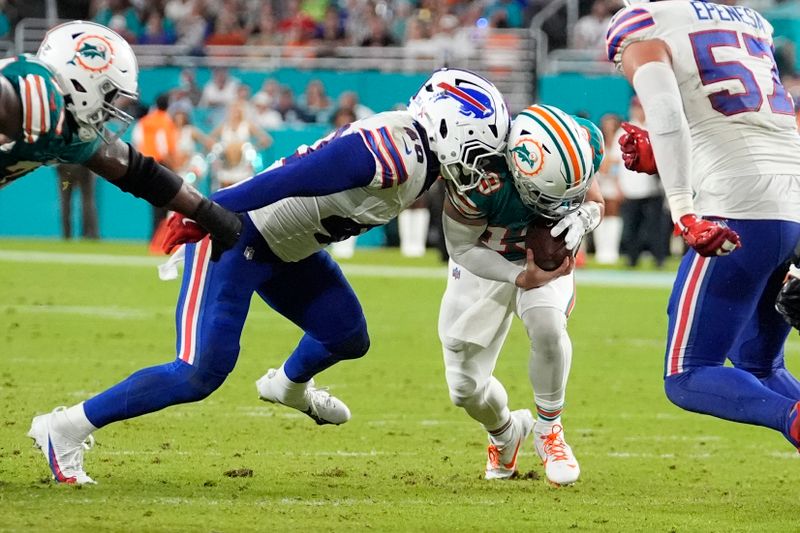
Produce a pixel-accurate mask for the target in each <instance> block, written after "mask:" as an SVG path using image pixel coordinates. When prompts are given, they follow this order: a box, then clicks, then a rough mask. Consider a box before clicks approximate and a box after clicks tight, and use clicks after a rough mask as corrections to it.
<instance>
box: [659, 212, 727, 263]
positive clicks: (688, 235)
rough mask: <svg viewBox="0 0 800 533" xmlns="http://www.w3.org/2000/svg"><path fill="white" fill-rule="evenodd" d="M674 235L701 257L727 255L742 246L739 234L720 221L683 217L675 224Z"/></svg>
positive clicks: (693, 216) (689, 216) (691, 216)
mask: <svg viewBox="0 0 800 533" xmlns="http://www.w3.org/2000/svg"><path fill="white" fill-rule="evenodd" d="M675 233H676V234H679V235H681V236H682V237H683V240H684V241H686V244H688V245H689V246H691V247H692V248H694V249H695V251H696V252H697V253H698V254H700V255H702V256H703V257H715V256H718V255H728V254H729V253H731V252H732V251H734V250H735V249H737V248H739V247H741V246H742V243H741V241H740V240H739V234H738V233H736V232H735V231H733V230H732V229H731V228H729V227H728V225H727V224H726V223H725V222H724V221H722V220H705V219H702V218H697V217H696V216H695V215H683V216H682V217H681V219H680V221H679V222H678V223H677V224H675Z"/></svg>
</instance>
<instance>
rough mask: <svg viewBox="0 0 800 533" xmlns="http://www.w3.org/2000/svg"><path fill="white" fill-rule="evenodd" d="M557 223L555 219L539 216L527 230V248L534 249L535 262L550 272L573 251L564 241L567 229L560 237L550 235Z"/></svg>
mask: <svg viewBox="0 0 800 533" xmlns="http://www.w3.org/2000/svg"><path fill="white" fill-rule="evenodd" d="M555 224H556V222H555V221H553V220H548V219H546V218H537V219H536V220H534V221H533V222H531V224H530V225H529V226H528V229H527V230H526V232H525V248H529V249H531V250H533V262H534V263H536V266H538V267H539V268H541V269H542V270H547V271H548V272H551V271H553V270H555V269H557V268H558V267H560V266H561V263H562V262H563V261H564V258H565V257H567V256H568V255H570V254H571V253H572V252H570V250H569V249H568V248H567V246H566V244H565V243H564V236H565V235H566V233H567V231H566V230H564V232H562V233H561V235H559V236H558V237H553V236H552V235H550V230H551V229H553V226H555Z"/></svg>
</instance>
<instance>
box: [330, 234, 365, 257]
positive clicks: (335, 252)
mask: <svg viewBox="0 0 800 533" xmlns="http://www.w3.org/2000/svg"><path fill="white" fill-rule="evenodd" d="M357 240H358V237H350V238H348V239H345V240H343V241H339V242H334V243H332V244H331V249H330V252H331V255H332V256H333V257H338V258H340V259H350V258H351V257H353V255H354V254H355V251H356V241H357Z"/></svg>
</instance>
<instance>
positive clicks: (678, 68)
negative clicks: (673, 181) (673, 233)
mask: <svg viewBox="0 0 800 533" xmlns="http://www.w3.org/2000/svg"><path fill="white" fill-rule="evenodd" d="M650 39H658V40H661V41H664V42H665V43H666V44H667V46H668V47H669V49H670V52H671V55H672V68H673V70H674V72H675V77H676V78H677V80H678V86H679V87H680V91H681V97H682V99H683V108H684V111H685V114H686V118H687V120H688V122H689V128H690V131H691V135H692V176H691V178H692V188H693V189H694V194H695V207H696V209H697V211H698V213H699V214H702V215H716V216H722V217H730V218H743V219H754V218H767V219H783V220H794V221H798V222H800V135H798V132H797V123H796V122H795V112H794V105H793V102H792V98H791V96H790V95H789V94H788V93H787V91H786V89H785V88H784V87H783V85H781V83H780V80H779V78H778V69H777V66H776V65H775V59H774V57H773V52H772V51H773V45H772V26H771V25H770V24H769V22H767V21H766V20H765V19H764V18H763V17H762V16H761V15H760V14H758V13H757V12H756V11H754V10H752V9H750V8H747V7H742V6H725V5H717V4H712V3H708V2H700V1H693V2H688V1H685V0H668V1H664V2H657V3H654V4H635V5H632V6H630V7H627V8H625V9H623V10H621V11H620V12H618V13H617V14H616V15H615V16H614V18H612V20H611V23H610V25H609V30H608V34H607V40H606V44H607V52H608V59H609V60H610V61H613V62H614V63H616V64H617V65H618V66H619V65H620V63H621V61H622V52H623V51H624V50H625V47H626V46H628V45H629V44H630V43H633V42H637V41H644V40H650Z"/></svg>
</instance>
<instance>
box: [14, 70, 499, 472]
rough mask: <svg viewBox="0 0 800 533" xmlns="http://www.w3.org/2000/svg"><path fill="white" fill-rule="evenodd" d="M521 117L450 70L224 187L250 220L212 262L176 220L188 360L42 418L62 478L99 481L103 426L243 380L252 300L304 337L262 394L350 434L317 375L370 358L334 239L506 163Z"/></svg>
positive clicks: (222, 195)
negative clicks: (382, 109)
mask: <svg viewBox="0 0 800 533" xmlns="http://www.w3.org/2000/svg"><path fill="white" fill-rule="evenodd" d="M509 125H510V119H509V115H508V111H507V109H506V107H505V104H504V102H503V99H502V96H501V94H500V93H499V92H498V90H497V89H496V88H495V86H494V85H493V84H491V83H490V82H489V81H487V80H485V79H484V78H482V77H480V76H477V75H475V74H472V73H470V72H467V71H461V70H454V69H443V70H441V71H437V72H436V73H434V75H433V76H432V77H431V78H430V79H429V80H428V81H427V82H426V83H425V84H423V86H422V88H421V89H420V91H419V92H418V94H417V95H416V96H415V97H414V98H413V99H412V101H411V103H410V106H409V110H408V111H396V112H387V113H380V114H378V115H375V116H373V117H370V118H368V119H365V120H360V121H356V122H354V123H352V124H349V125H347V126H344V127H342V128H340V129H338V130H337V131H335V132H333V133H332V134H331V135H329V136H328V137H326V138H323V139H321V140H320V141H318V142H316V143H315V144H313V145H312V146H310V147H307V146H303V147H301V148H300V149H299V150H298V151H297V152H296V153H295V154H294V155H292V156H291V157H287V158H285V159H283V160H281V161H280V162H278V163H277V164H275V165H273V167H271V168H270V169H268V170H267V171H265V172H263V173H261V174H259V175H256V176H254V177H253V178H251V179H249V180H246V181H243V182H240V183H239V184H237V185H235V186H232V187H229V188H227V189H223V190H221V191H218V192H217V193H216V194H215V195H214V199H215V200H216V201H217V202H219V203H220V204H221V205H223V206H225V207H226V208H228V209H230V210H232V211H236V212H245V213H247V214H246V216H245V217H244V223H243V229H242V236H241V238H240V239H239V242H238V243H237V244H236V246H235V247H234V248H233V249H232V250H230V251H229V252H228V253H225V254H223V255H222V257H221V259H220V260H219V261H218V262H216V263H214V262H210V261H209V255H210V247H211V243H210V242H209V239H208V238H206V232H205V231H204V230H202V228H200V227H199V226H197V225H196V224H194V223H193V222H192V221H191V220H189V219H187V218H185V217H182V216H175V217H173V218H172V219H170V223H169V235H168V238H167V247H168V248H171V247H172V246H174V245H177V244H180V243H184V242H186V243H189V244H187V246H186V247H185V255H186V268H185V270H184V276H183V285H182V287H181V292H180V297H179V299H178V304H177V308H176V313H175V315H176V326H177V358H176V359H175V360H174V361H173V362H171V363H168V364H164V365H160V366H156V367H152V368H146V369H143V370H140V371H139V372H136V373H135V374H133V375H131V376H130V377H128V378H127V379H126V380H124V381H122V382H121V383H119V384H117V385H115V386H114V387H112V388H110V389H108V390H107V391H105V392H103V393H100V394H99V395H97V396H95V397H93V398H91V399H89V400H87V401H86V402H84V403H80V404H78V405H75V406H73V407H70V408H69V409H66V410H56V411H54V412H53V413H51V414H49V415H42V416H38V417H36V418H34V420H33V424H32V427H31V432H30V435H31V436H32V437H34V438H35V439H36V442H37V443H38V444H39V445H40V446H41V447H42V450H43V451H44V453H45V456H46V457H47V458H48V461H49V463H50V467H51V469H52V471H53V473H54V475H55V477H56V479H58V480H59V481H67V482H73V483H89V482H91V481H92V480H91V478H89V476H88V475H87V474H86V472H85V471H84V469H83V450H84V447H83V446H82V442H83V441H84V440H85V439H86V438H87V437H89V435H90V434H91V433H92V432H93V431H94V430H95V429H97V428H100V427H103V426H106V425H108V424H110V423H112V422H116V421H119V420H125V419H128V418H132V417H136V416H140V415H143V414H146V413H150V412H153V411H157V410H159V409H162V408H164V407H167V406H170V405H174V404H177V403H185V402H193V401H198V400H201V399H203V398H205V397H206V396H208V395H209V394H211V393H212V392H213V391H214V390H216V389H217V388H218V387H219V386H220V385H221V384H222V382H223V381H224V380H225V378H226V377H227V375H228V373H229V372H231V370H233V367H234V365H235V363H236V359H237V357H238V355H239V338H240V336H241V332H242V327H243V326H244V321H245V319H246V317H247V313H248V310H249V307H250V300H251V297H252V295H253V293H254V292H255V293H257V294H258V296H259V297H261V299H262V300H263V301H264V302H265V303H266V304H267V305H269V306H270V307H272V308H273V309H275V310H276V311H278V312H279V313H280V314H282V315H283V316H285V317H286V318H288V319H289V320H291V321H292V322H294V323H295V324H296V325H298V326H299V327H300V328H301V329H302V330H303V331H304V336H303V337H302V338H301V339H300V342H299V344H298V345H297V347H296V348H295V350H294V352H293V353H292V354H291V355H290V356H289V358H288V359H287V360H286V361H285V363H284V364H283V365H282V366H281V367H280V368H278V369H271V370H270V371H269V372H268V373H267V374H266V375H265V376H264V377H262V378H261V379H260V380H259V381H258V383H257V388H258V393H259V396H260V397H261V398H262V399H263V400H266V401H270V402H275V403H279V404H283V405H286V406H289V407H291V408H294V409H298V410H300V411H302V412H303V413H305V414H307V415H308V416H310V417H311V418H312V419H314V420H315V421H316V422H317V423H319V424H342V423H344V422H346V421H347V420H348V419H349V418H350V411H349V409H348V408H347V406H346V405H345V404H344V403H343V402H342V401H340V400H339V399H337V398H335V397H333V396H331V395H330V394H329V393H327V392H326V391H325V390H323V389H318V388H316V387H315V386H314V382H313V377H314V376H315V375H316V374H318V373H319V372H321V371H323V370H325V369H326V368H328V367H330V366H331V365H334V364H336V363H337V362H339V361H342V360H345V359H355V358H358V357H361V356H363V355H364V354H365V353H366V352H367V350H368V349H369V336H368V334H367V325H366V320H365V318H364V314H363V312H362V310H361V306H360V304H359V302H358V299H357V298H356V295H355V294H354V293H353V289H352V288H351V287H350V284H349V283H348V282H347V280H346V279H345V278H344V276H343V274H342V271H341V270H340V268H339V266H338V265H337V264H336V263H335V262H334V261H333V260H332V259H331V257H330V255H328V253H327V252H326V251H325V250H324V248H325V246H326V245H328V244H330V243H331V242H336V241H340V240H343V239H346V238H348V237H351V236H354V235H359V234H361V233H363V232H364V231H366V230H367V229H369V228H372V227H375V226H379V225H381V224H385V223H386V222H388V221H389V220H391V219H392V218H394V217H396V216H397V214H398V213H399V212H400V211H401V210H402V209H404V208H405V207H407V206H409V205H410V204H412V203H413V202H414V201H415V200H416V199H417V198H418V197H419V196H420V195H421V194H422V193H423V192H425V191H426V190H427V189H428V187H429V186H430V185H431V184H432V183H433V181H434V180H435V179H437V177H438V176H439V175H440V174H441V175H444V176H445V177H446V178H447V179H450V180H454V181H456V182H458V183H460V184H461V185H462V186H466V185H467V184H469V183H472V182H477V180H479V179H480V177H481V176H482V174H483V171H482V168H483V166H484V165H485V164H486V162H488V161H489V159H490V158H491V157H493V156H498V155H499V154H501V153H502V150H503V148H504V147H505V142H506V137H507V135H508V130H509Z"/></svg>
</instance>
